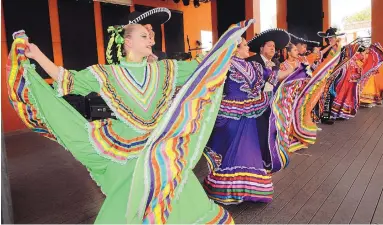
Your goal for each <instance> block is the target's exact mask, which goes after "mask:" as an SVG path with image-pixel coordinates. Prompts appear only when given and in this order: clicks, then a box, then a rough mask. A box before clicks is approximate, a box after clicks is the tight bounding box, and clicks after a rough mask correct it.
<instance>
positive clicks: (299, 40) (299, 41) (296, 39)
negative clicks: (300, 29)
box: [290, 33, 320, 47]
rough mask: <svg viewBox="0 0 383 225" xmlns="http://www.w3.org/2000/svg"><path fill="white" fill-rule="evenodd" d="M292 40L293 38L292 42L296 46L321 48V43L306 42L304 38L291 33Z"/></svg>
mask: <svg viewBox="0 0 383 225" xmlns="http://www.w3.org/2000/svg"><path fill="white" fill-rule="evenodd" d="M290 38H291V41H290V42H291V43H293V44H294V45H297V44H306V45H308V46H311V47H319V46H320V43H319V42H317V41H310V40H306V39H304V38H300V37H297V36H295V35H294V34H291V33H290Z"/></svg>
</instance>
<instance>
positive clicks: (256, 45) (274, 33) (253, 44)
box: [247, 28, 290, 53]
mask: <svg viewBox="0 0 383 225" xmlns="http://www.w3.org/2000/svg"><path fill="white" fill-rule="evenodd" d="M268 41H274V43H275V50H276V51H278V50H280V49H282V48H284V47H286V45H287V44H288V43H289V42H290V35H289V33H287V32H286V31H285V30H282V29H279V28H275V29H269V30H266V31H263V32H261V33H259V34H257V35H256V36H255V37H253V39H251V40H250V41H248V42H247V45H248V46H249V47H250V51H251V52H255V53H259V51H260V49H261V46H262V44H263V43H265V42H268Z"/></svg>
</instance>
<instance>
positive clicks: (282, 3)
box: [277, 0, 288, 30]
mask: <svg viewBox="0 0 383 225" xmlns="http://www.w3.org/2000/svg"><path fill="white" fill-rule="evenodd" d="M277 27H278V28H281V29H285V30H287V28H288V26H287V0H277Z"/></svg>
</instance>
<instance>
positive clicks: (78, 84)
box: [53, 67, 100, 97]
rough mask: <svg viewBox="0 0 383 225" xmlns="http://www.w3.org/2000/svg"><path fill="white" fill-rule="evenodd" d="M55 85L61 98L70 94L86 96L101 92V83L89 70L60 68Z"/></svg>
mask: <svg viewBox="0 0 383 225" xmlns="http://www.w3.org/2000/svg"><path fill="white" fill-rule="evenodd" d="M53 85H54V88H55V90H56V91H57V93H58V96H60V97H61V96H64V95H68V94H75V95H82V96H86V95H88V94H89V93H91V92H97V93H98V92H99V91H100V85H99V82H98V81H97V79H96V77H95V76H93V74H92V72H91V71H90V70H89V69H88V68H87V69H84V70H81V71H74V70H67V69H64V68H62V67H60V73H59V76H58V80H57V81H55V83H54V84H53Z"/></svg>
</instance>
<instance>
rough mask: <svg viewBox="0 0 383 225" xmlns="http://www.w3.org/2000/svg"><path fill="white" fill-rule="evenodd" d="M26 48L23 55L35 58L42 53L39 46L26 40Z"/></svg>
mask: <svg viewBox="0 0 383 225" xmlns="http://www.w3.org/2000/svg"><path fill="white" fill-rule="evenodd" d="M25 44H26V46H27V47H26V48H25V52H24V54H25V56H26V57H28V58H31V59H36V58H37V57H39V56H41V55H42V52H41V51H40V49H39V47H37V45H35V44H31V43H29V42H26V43H25Z"/></svg>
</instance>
